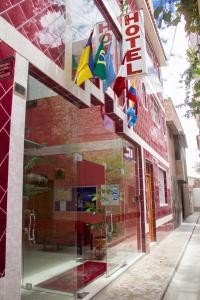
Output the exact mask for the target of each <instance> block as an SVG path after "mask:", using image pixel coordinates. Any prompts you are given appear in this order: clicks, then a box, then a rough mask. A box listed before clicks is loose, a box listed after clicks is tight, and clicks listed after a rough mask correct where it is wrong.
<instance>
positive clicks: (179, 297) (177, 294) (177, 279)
mask: <svg viewBox="0 0 200 300" xmlns="http://www.w3.org/2000/svg"><path fill="white" fill-rule="evenodd" d="M199 299H200V221H198V224H197V225H196V226H195V228H194V232H193V234H192V236H191V239H190V241H189V243H188V246H187V248H186V250H185V253H184V255H183V258H182V260H181V261H180V264H179V266H178V268H177V271H176V273H175V275H174V277H173V279H172V281H171V283H170V285H169V287H168V289H167V291H166V294H165V296H164V298H163V300H199Z"/></svg>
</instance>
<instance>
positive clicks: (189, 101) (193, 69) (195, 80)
mask: <svg viewBox="0 0 200 300" xmlns="http://www.w3.org/2000/svg"><path fill="white" fill-rule="evenodd" d="M186 55H187V60H188V62H189V67H188V68H187V69H186V70H185V72H184V73H183V76H182V78H183V80H184V82H185V91H186V98H185V101H184V103H183V104H181V105H179V106H178V107H181V106H183V105H187V106H189V110H187V111H186V114H185V116H186V117H188V118H189V117H190V116H192V115H196V114H199V113H200V99H199V97H200V79H199V76H200V61H199V52H198V50H196V49H193V48H190V49H189V50H187V54H186ZM191 93H192V95H191Z"/></svg>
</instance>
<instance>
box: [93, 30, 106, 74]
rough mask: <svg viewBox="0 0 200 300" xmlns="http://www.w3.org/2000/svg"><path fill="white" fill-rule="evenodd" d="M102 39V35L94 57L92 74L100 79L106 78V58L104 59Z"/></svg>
mask: <svg viewBox="0 0 200 300" xmlns="http://www.w3.org/2000/svg"><path fill="white" fill-rule="evenodd" d="M104 39H105V35H104V36H103V38H102V40H101V43H100V45H99V48H98V50H97V53H96V55H95V58H94V74H95V75H96V76H97V77H99V78H100V79H101V80H105V79H106V60H105V49H104Z"/></svg>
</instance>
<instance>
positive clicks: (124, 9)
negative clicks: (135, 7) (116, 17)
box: [120, 0, 129, 15]
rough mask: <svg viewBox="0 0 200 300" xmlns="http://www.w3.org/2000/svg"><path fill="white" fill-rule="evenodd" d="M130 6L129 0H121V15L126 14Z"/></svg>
mask: <svg viewBox="0 0 200 300" xmlns="http://www.w3.org/2000/svg"><path fill="white" fill-rule="evenodd" d="M128 7H129V0H121V1H120V10H121V15H124V14H126V13H127V12H128Z"/></svg>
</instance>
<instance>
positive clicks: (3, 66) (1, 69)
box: [0, 57, 14, 80]
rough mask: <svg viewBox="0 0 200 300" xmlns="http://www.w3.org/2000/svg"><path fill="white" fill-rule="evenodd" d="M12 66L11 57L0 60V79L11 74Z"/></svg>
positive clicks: (12, 59) (12, 60)
mask: <svg viewBox="0 0 200 300" xmlns="http://www.w3.org/2000/svg"><path fill="white" fill-rule="evenodd" d="M13 66H14V58H13V57H9V58H6V59H3V60H0V80H2V79H5V78H8V77H10V76H11V75H12V74H13Z"/></svg>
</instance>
